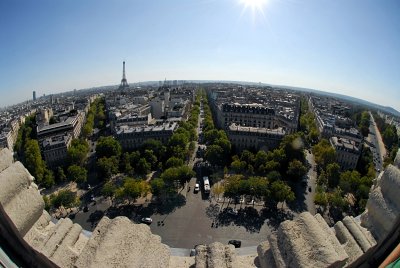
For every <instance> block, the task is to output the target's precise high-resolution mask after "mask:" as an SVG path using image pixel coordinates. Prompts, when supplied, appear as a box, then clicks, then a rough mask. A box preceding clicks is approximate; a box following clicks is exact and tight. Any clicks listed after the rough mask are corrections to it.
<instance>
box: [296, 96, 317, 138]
mask: <svg viewBox="0 0 400 268" xmlns="http://www.w3.org/2000/svg"><path fill="white" fill-rule="evenodd" d="M300 104H301V113H300V130H301V131H303V132H304V133H306V136H305V139H306V141H307V143H308V144H315V143H317V142H318V139H319V131H318V128H317V125H316V123H315V120H316V119H315V115H314V114H313V113H312V112H310V111H309V110H308V103H307V100H306V99H305V98H302V99H301V102H300Z"/></svg>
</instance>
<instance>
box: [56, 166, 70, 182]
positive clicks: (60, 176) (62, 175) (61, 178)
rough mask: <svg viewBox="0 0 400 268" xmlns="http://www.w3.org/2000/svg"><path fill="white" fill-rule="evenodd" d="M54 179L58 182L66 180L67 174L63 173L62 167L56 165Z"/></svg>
mask: <svg viewBox="0 0 400 268" xmlns="http://www.w3.org/2000/svg"><path fill="white" fill-rule="evenodd" d="M56 178H57V179H56V180H57V181H58V182H64V181H66V180H67V176H66V175H65V173H64V169H63V168H62V167H57V176H56Z"/></svg>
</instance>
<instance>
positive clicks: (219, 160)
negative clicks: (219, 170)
mask: <svg viewBox="0 0 400 268" xmlns="http://www.w3.org/2000/svg"><path fill="white" fill-rule="evenodd" d="M205 159H206V160H207V161H209V162H210V163H211V164H212V165H215V166H223V165H224V163H225V159H224V150H223V149H222V147H221V146H219V145H209V146H207V150H206V154H205Z"/></svg>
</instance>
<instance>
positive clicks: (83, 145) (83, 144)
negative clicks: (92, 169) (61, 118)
mask: <svg viewBox="0 0 400 268" xmlns="http://www.w3.org/2000/svg"><path fill="white" fill-rule="evenodd" d="M88 152H89V144H88V143H87V141H86V140H79V139H74V140H72V142H71V146H70V147H69V148H68V151H67V156H68V160H69V162H70V164H72V165H80V166H82V165H83V164H84V162H85V160H86V157H87V154H88Z"/></svg>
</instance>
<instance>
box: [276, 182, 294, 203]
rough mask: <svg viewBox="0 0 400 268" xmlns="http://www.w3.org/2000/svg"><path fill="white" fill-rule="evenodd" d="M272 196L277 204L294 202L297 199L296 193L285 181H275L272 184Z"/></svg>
mask: <svg viewBox="0 0 400 268" xmlns="http://www.w3.org/2000/svg"><path fill="white" fill-rule="evenodd" d="M271 196H272V198H273V199H274V200H275V201H276V202H284V201H286V202H292V201H293V200H294V199H295V196H294V192H293V191H292V189H291V188H290V186H289V185H287V184H286V183H285V182H283V181H274V182H273V183H272V184H271Z"/></svg>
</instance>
